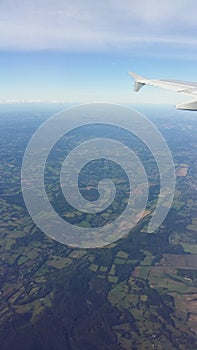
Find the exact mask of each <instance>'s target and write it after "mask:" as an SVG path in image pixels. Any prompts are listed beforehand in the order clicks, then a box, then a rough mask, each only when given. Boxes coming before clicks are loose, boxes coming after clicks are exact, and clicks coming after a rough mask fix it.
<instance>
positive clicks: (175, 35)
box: [0, 0, 197, 104]
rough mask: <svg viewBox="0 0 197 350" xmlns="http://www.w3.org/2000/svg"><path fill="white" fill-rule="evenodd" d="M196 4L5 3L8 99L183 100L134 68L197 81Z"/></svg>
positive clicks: (139, 0)
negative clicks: (143, 82) (147, 82)
mask: <svg viewBox="0 0 197 350" xmlns="http://www.w3.org/2000/svg"><path fill="white" fill-rule="evenodd" d="M196 13H197V2H196V1H195V0H187V1H185V0H178V1H177V0H171V1H169V0H166V1H165V2H164V1H163V2H158V1H156V0H146V1H145V0H133V1H131V0H130V1H128V0H123V1H117V0H113V1H112V0H106V1H104V0H101V1H99V2H96V1H92V0H91V1H90V0H83V1H82V0H75V1H70V0H64V1H63V0H34V1H32V2H29V1H27V0H15V1H14V0H0V33H1V34H0V77H1V78H0V101H13V100H16V101H21V100H28V101H31V100H41V101H61V100H63V101H65V102H93V101H105V102H107V101H109V102H118V103H135V102H157V103H167V102H169V103H174V104H176V103H179V102H184V101H186V100H188V99H191V97H189V98H188V97H185V96H183V95H178V94H176V93H172V92H170V93H169V92H166V91H163V90H159V89H154V88H150V87H145V88H144V89H143V90H142V91H141V92H140V93H139V94H135V93H133V92H132V85H133V82H132V79H131V78H130V77H129V76H128V71H129V70H132V71H136V72H138V73H139V74H141V75H145V76H147V77H150V78H164V79H165V78H166V79H167V78H172V79H173V78H175V79H181V80H190V81H197V68H196V60H197V21H196Z"/></svg>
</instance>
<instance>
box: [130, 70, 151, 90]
mask: <svg viewBox="0 0 197 350" xmlns="http://www.w3.org/2000/svg"><path fill="white" fill-rule="evenodd" d="M129 75H130V76H131V77H132V78H133V79H134V80H135V85H134V91H135V92H137V91H139V90H140V89H141V88H142V87H143V86H144V85H146V81H147V79H146V78H144V77H142V76H140V75H138V74H136V73H134V72H129Z"/></svg>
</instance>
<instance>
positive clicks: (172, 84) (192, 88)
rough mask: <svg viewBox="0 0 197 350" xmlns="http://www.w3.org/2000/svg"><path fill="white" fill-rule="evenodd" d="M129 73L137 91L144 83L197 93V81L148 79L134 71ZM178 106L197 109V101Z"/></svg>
mask: <svg viewBox="0 0 197 350" xmlns="http://www.w3.org/2000/svg"><path fill="white" fill-rule="evenodd" d="M129 75H130V76H132V78H133V79H134V80H135V85H134V91H136V92H137V91H139V90H140V89H141V88H142V87H143V86H144V85H152V86H156V87H160V88H164V89H168V90H172V91H176V92H182V93H185V94H189V95H197V83H195V82H187V81H181V80H155V79H147V78H145V77H142V76H140V75H138V74H136V73H134V72H129ZM176 107H177V108H178V109H188V110H197V101H191V102H189V103H185V104H183V105H178V106H176Z"/></svg>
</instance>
